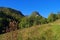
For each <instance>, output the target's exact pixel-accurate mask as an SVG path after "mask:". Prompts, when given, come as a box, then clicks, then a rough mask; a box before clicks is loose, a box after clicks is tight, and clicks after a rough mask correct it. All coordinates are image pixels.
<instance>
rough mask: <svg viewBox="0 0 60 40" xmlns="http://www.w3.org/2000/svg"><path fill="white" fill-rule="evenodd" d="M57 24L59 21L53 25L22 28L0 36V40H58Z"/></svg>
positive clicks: (59, 33) (58, 29)
mask: <svg viewBox="0 0 60 40" xmlns="http://www.w3.org/2000/svg"><path fill="white" fill-rule="evenodd" d="M59 24H60V21H56V22H54V23H49V24H44V25H37V26H32V27H30V28H24V29H22V30H17V31H14V32H10V33H6V34H3V35H0V40H7V39H9V40H12V39H13V40H60V25H59ZM12 33H13V38H12ZM7 36H8V37H7ZM15 38H16V39H15Z"/></svg>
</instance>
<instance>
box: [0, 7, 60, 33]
mask: <svg viewBox="0 0 60 40" xmlns="http://www.w3.org/2000/svg"><path fill="white" fill-rule="evenodd" d="M57 19H60V12H57V13H53V12H52V13H50V15H48V17H47V18H45V17H43V16H41V15H40V13H39V12H37V11H34V12H32V14H31V15H29V16H25V15H23V14H22V12H19V11H17V10H14V9H11V8H0V33H2V31H3V30H6V28H8V29H9V25H10V24H9V23H10V22H11V20H12V22H11V23H12V24H13V25H15V24H16V23H17V25H18V26H17V28H18V29H23V28H28V27H31V26H34V25H42V24H47V23H50V22H54V21H55V20H57ZM11 26H12V25H11ZM3 32H4V31H3Z"/></svg>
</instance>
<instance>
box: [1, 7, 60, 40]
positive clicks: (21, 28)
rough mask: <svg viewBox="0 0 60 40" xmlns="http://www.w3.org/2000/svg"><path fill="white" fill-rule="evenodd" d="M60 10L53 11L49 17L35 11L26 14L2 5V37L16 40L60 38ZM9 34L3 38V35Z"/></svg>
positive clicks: (57, 39) (56, 39)
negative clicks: (14, 35) (13, 35)
mask: <svg viewBox="0 0 60 40" xmlns="http://www.w3.org/2000/svg"><path fill="white" fill-rule="evenodd" d="M59 28H60V12H57V13H54V12H51V13H50V14H49V15H48V17H47V18H45V17H43V16H42V15H40V13H39V12H38V11H33V12H32V13H31V15H29V16H28V15H27V16H25V15H24V14H23V13H22V12H21V11H19V10H15V9H12V8H6V7H0V39H1V40H8V39H9V40H15V39H14V37H13V38H12V39H11V37H12V36H11V32H12V33H13V34H15V33H16V32H17V33H18V34H16V35H17V36H18V37H16V38H17V39H16V40H60V31H59V30H60V29H59ZM5 36H8V37H7V38H5V39H3V37H5Z"/></svg>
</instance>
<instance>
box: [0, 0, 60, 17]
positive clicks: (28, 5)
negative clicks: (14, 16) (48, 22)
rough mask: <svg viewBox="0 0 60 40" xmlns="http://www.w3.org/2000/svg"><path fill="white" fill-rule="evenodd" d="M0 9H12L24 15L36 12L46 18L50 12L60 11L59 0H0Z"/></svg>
mask: <svg viewBox="0 0 60 40" xmlns="http://www.w3.org/2000/svg"><path fill="white" fill-rule="evenodd" d="M0 7H9V8H13V9H16V10H19V11H21V12H22V13H23V14H24V15H30V14H31V12H33V11H38V12H39V13H40V15H42V16H44V17H47V16H48V15H49V14H50V12H58V11H60V0H0Z"/></svg>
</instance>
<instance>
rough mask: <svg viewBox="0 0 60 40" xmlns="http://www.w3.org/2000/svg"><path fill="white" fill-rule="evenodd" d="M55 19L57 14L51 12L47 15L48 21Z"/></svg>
mask: <svg viewBox="0 0 60 40" xmlns="http://www.w3.org/2000/svg"><path fill="white" fill-rule="evenodd" d="M56 19H57V16H56V14H54V13H51V14H50V15H49V16H48V22H53V21H55V20H56Z"/></svg>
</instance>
